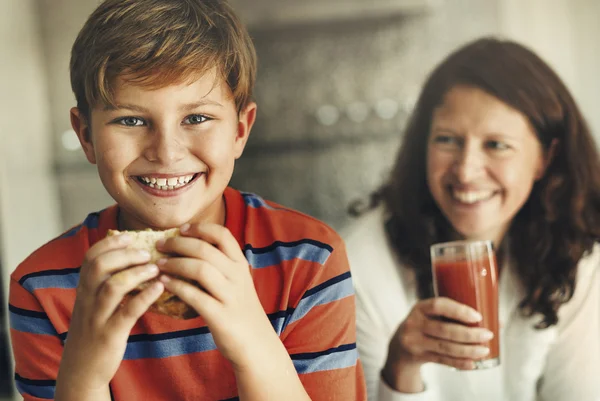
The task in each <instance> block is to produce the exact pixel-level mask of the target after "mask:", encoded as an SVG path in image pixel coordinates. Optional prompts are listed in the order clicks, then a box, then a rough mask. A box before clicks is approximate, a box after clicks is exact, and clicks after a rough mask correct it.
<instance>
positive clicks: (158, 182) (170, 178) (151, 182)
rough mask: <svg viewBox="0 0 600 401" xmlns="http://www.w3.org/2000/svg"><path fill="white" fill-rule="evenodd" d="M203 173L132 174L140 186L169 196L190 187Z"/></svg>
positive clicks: (154, 192) (152, 192) (156, 193)
mask: <svg viewBox="0 0 600 401" xmlns="http://www.w3.org/2000/svg"><path fill="white" fill-rule="evenodd" d="M203 175H204V173H193V174H184V175H176V174H152V175H139V176H134V177H132V178H135V180H134V181H135V182H137V183H138V184H139V185H140V187H141V188H142V189H143V190H144V191H146V192H148V193H150V194H152V195H155V196H162V197H171V196H177V195H179V194H181V193H182V192H183V191H186V190H187V189H188V188H190V187H191V186H192V185H193V184H194V183H195V182H196V181H197V180H198V178H200V177H201V176H203Z"/></svg>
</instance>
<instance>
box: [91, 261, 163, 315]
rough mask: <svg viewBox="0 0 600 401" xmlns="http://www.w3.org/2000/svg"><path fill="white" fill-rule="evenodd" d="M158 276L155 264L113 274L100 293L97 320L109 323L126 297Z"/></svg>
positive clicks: (96, 306) (97, 299)
mask: <svg viewBox="0 0 600 401" xmlns="http://www.w3.org/2000/svg"><path fill="white" fill-rule="evenodd" d="M158 274H159V270H158V267H157V266H156V265H153V264H149V265H143V266H136V267H131V268H129V269H125V270H122V271H120V272H118V273H116V274H113V275H112V276H111V277H110V278H109V279H107V280H106V281H105V282H104V283H103V284H102V286H101V287H100V290H99V291H98V297H97V298H96V302H97V303H96V305H95V306H94V307H95V308H96V314H95V316H96V319H98V321H100V322H105V321H107V320H108V319H109V318H110V316H112V315H113V314H114V313H115V310H116V309H117V308H118V307H119V305H120V304H121V302H122V301H123V297H125V295H127V294H128V293H130V292H131V291H132V290H134V289H135V288H137V287H138V286H139V285H140V284H142V283H144V282H146V281H148V280H151V279H153V278H156V277H157V276H158Z"/></svg>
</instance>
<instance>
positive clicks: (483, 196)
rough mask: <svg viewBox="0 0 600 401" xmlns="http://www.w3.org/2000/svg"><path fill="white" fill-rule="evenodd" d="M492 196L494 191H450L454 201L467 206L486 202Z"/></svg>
mask: <svg viewBox="0 0 600 401" xmlns="http://www.w3.org/2000/svg"><path fill="white" fill-rule="evenodd" d="M492 195H494V191H452V196H453V197H454V199H457V200H459V201H461V202H463V203H467V204H473V203H476V202H481V201H483V200H488V199H489V198H491V197H492Z"/></svg>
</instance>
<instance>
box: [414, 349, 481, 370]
mask: <svg viewBox="0 0 600 401" xmlns="http://www.w3.org/2000/svg"><path fill="white" fill-rule="evenodd" d="M425 360H426V361H427V362H434V363H439V364H441V365H446V366H450V367H452V368H455V369H460V370H473V369H475V363H474V362H473V361H472V360H470V359H459V358H453V357H450V356H446V355H440V354H436V353H428V354H427V355H425Z"/></svg>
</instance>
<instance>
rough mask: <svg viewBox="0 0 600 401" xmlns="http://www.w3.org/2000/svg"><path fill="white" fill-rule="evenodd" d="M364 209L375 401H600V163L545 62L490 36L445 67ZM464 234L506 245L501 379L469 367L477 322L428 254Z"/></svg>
mask: <svg viewBox="0 0 600 401" xmlns="http://www.w3.org/2000/svg"><path fill="white" fill-rule="evenodd" d="M369 209H370V210H368V211H363V213H362V215H361V216H360V218H359V219H358V220H357V221H355V222H353V223H351V225H350V226H349V227H348V228H347V230H346V233H345V239H346V242H347V246H348V250H349V258H350V263H351V268H352V271H353V277H354V282H355V286H356V291H357V308H358V313H357V319H358V339H357V342H358V349H359V353H360V357H361V359H362V362H363V364H364V367H365V372H366V377H367V385H368V389H369V400H378V401H384V400H385V401H388V400H398V401H400V400H433V401H437V400H440V401H441V400H444V401H453V400H457V401H458V400H460V401H465V400H510V401H519V400H523V401H535V400H545V401H548V400H556V401H572V400H578V401H588V400H589V401H592V400H600V387H599V386H600V385H599V383H600V376H599V374H600V322H599V321H600V311H599V306H600V272H599V271H598V269H599V267H600V247H598V246H597V245H596V242H597V241H598V238H599V237H600V163H599V160H598V153H597V150H596V147H595V144H594V140H593V138H592V136H591V135H590V132H589V130H588V128H587V126H586V124H585V122H584V120H583V117H582V116H581V113H580V111H579V109H578V107H577V105H576V104H575V101H574V100H573V97H572V96H571V95H570V93H569V91H568V89H567V88H566V87H565V85H564V84H563V83H562V81H561V80H560V78H559V77H558V76H557V75H556V74H555V73H554V72H553V71H552V69H551V68H550V67H549V66H548V65H547V64H546V63H544V62H543V61H542V60H541V59H540V58H539V57H538V56H536V55H535V54H534V53H532V52H531V51H530V50H528V49H526V48H524V47H522V46H521V45H519V44H517V43H514V42H510V41H501V40H496V39H487V38H486V39H481V40H478V41H475V42H473V43H470V44H468V45H466V46H465V47H463V48H461V49H459V50H457V51H456V52H454V53H453V54H451V55H450V56H449V57H448V58H446V59H445V60H444V61H443V62H442V63H441V64H440V65H439V66H438V67H437V68H436V69H435V70H434V71H433V73H432V74H431V75H430V77H429V79H428V81H427V82H426V84H425V86H424V88H423V90H422V93H421V95H420V98H419V100H418V102H417V104H416V107H415V110H414V112H413V115H412V117H411V118H410V121H409V124H408V128H407V130H406V133H405V136H404V140H403V143H402V146H401V148H400V152H399V155H398V159H397V161H396V163H395V166H394V168H393V171H392V174H391V177H390V179H389V180H388V182H387V183H386V184H385V185H383V187H382V188H380V190H379V191H377V192H376V193H375V195H373V196H372V198H371V202H370V208H369ZM354 210H355V211H356V208H355V209H354ZM454 239H470V240H471V239H472V240H479V239H486V240H492V241H493V242H494V245H495V247H496V249H497V256H498V261H499V262H498V265H499V274H500V282H499V293H500V311H499V315H500V325H501V329H500V344H501V364H500V366H499V367H497V368H492V369H488V370H478V371H473V370H472V371H469V370H470V369H473V367H474V365H473V360H474V359H477V358H481V357H482V356H484V355H486V354H487V353H488V352H489V350H488V349H487V347H485V345H484V344H485V342H486V341H487V340H489V338H490V335H491V333H490V332H488V331H487V330H485V329H482V328H474V327H469V326H467V325H466V323H473V322H475V321H476V320H477V316H476V313H474V312H475V311H473V310H472V309H470V308H469V307H467V306H466V305H461V304H459V303H456V302H454V301H452V300H450V299H447V298H435V299H434V298H432V297H433V291H432V276H431V267H430V256H429V247H430V245H432V244H434V243H438V242H445V241H450V240H454ZM441 318H447V319H441ZM448 319H452V320H454V321H458V322H460V323H465V324H460V323H451V322H449V321H448ZM452 368H455V369H452Z"/></svg>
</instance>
